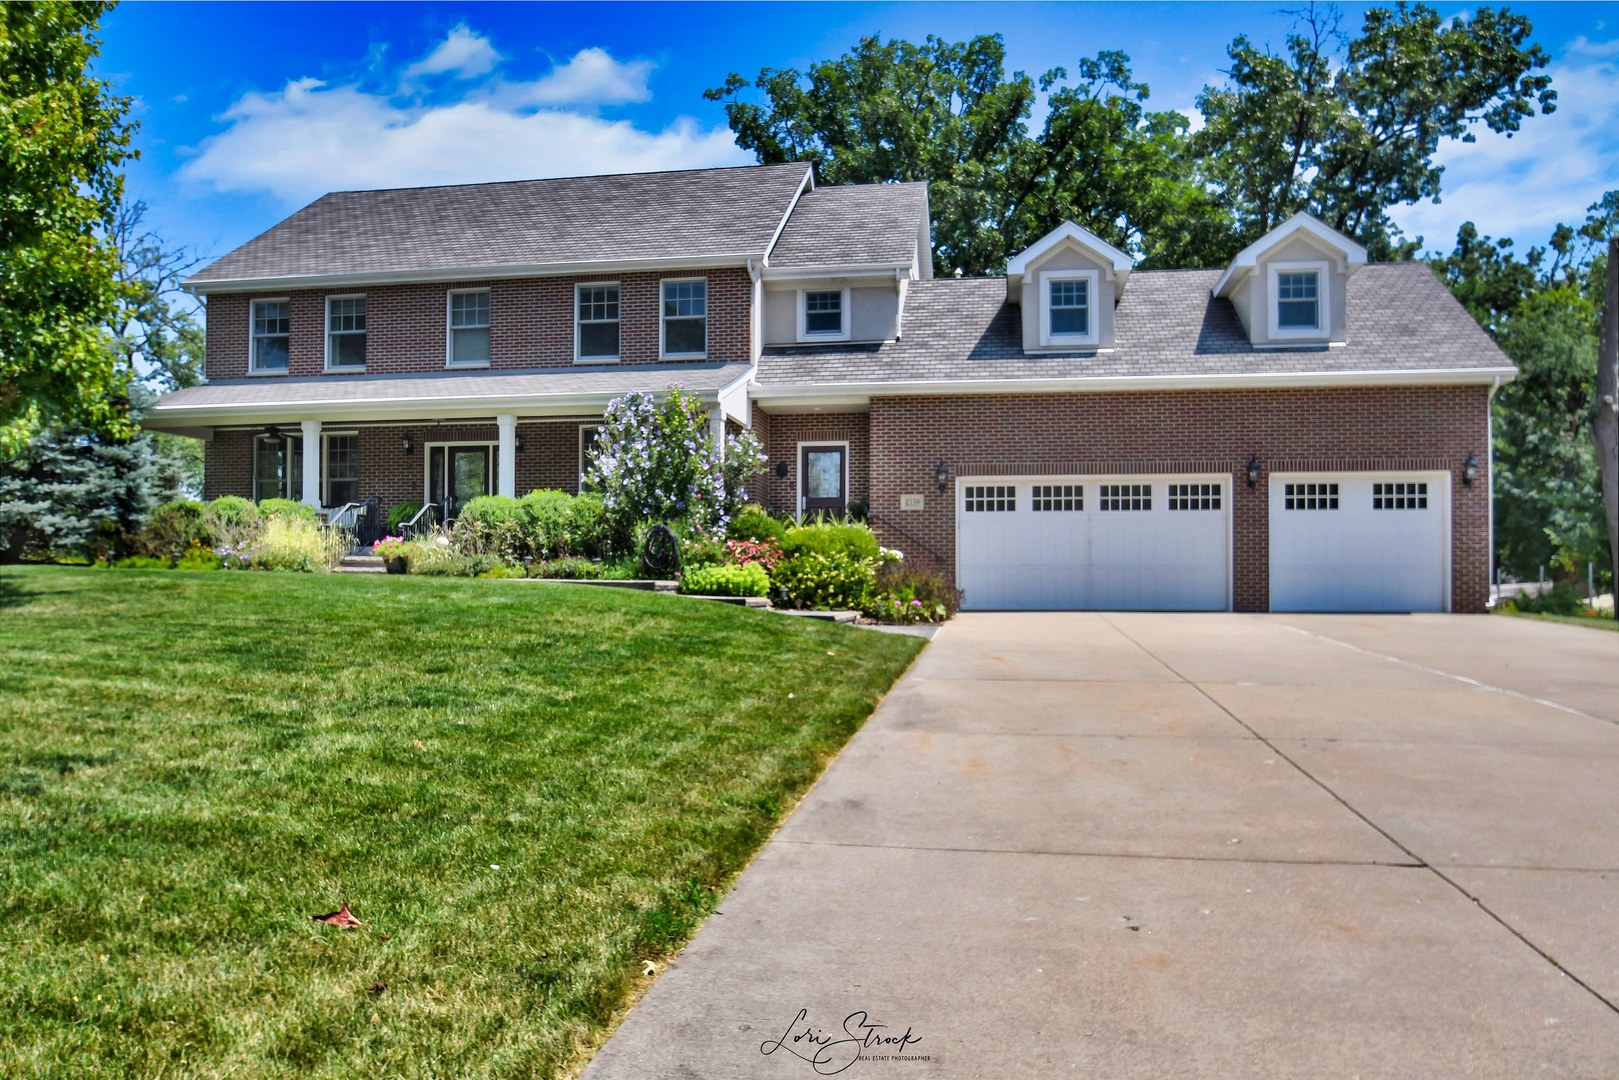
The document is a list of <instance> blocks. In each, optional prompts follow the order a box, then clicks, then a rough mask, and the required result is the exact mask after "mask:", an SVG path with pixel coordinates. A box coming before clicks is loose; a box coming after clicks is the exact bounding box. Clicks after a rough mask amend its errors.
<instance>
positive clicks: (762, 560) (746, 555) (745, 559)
mask: <svg viewBox="0 0 1619 1080" xmlns="http://www.w3.org/2000/svg"><path fill="white" fill-rule="evenodd" d="M725 556H726V561H727V562H733V563H736V564H737V565H738V566H747V565H749V564H751V563H758V564H759V565H760V566H761V567H763V568H764V570H765V573H769V572H770V571H772V570H774V569H775V568H776V564H778V563H780V562H781V560H782V559H783V558H784V556H783V555H782V551H781V544H779V543H777V542H776V540H775V539H774V538H772V539H767V540H727V541H725Z"/></svg>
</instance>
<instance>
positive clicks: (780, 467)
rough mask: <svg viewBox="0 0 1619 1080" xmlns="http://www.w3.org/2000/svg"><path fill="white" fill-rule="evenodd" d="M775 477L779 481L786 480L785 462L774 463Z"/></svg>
mask: <svg viewBox="0 0 1619 1080" xmlns="http://www.w3.org/2000/svg"><path fill="white" fill-rule="evenodd" d="M776 477H777V479H780V480H785V479H787V463H786V462H785V461H778V462H776Z"/></svg>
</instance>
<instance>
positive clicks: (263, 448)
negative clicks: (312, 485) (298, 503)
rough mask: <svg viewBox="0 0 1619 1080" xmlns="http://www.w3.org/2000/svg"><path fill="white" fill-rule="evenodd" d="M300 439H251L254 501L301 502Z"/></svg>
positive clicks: (302, 475)
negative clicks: (292, 500) (286, 500)
mask: <svg viewBox="0 0 1619 1080" xmlns="http://www.w3.org/2000/svg"><path fill="white" fill-rule="evenodd" d="M301 443H302V440H301V439H295V438H291V437H289V436H287V435H278V436H276V437H274V438H272V437H270V436H268V435H260V436H259V437H258V438H256V439H254V440H253V501H254V502H263V501H264V500H265V499H300V498H302V497H303V486H304V470H303V463H304V462H303V453H302V446H301Z"/></svg>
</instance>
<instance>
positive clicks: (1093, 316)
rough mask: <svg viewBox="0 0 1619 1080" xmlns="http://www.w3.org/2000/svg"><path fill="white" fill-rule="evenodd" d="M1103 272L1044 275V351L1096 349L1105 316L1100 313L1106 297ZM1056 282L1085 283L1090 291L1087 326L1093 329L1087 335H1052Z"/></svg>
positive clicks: (1042, 297) (1042, 307)
mask: <svg viewBox="0 0 1619 1080" xmlns="http://www.w3.org/2000/svg"><path fill="white" fill-rule="evenodd" d="M1101 277H1102V274H1101V271H1099V270H1049V271H1047V272H1046V273H1044V274H1041V275H1040V297H1039V304H1040V347H1041V348H1043V349H1051V348H1060V347H1063V346H1070V347H1072V346H1078V347H1081V348H1083V347H1085V346H1095V345H1096V343H1097V342H1098V341H1100V340H1101V337H1100V325H1101V321H1102V317H1101V313H1100V312H1099V311H1098V310H1097V299H1098V297H1100V296H1101V294H1102V285H1101ZM1054 281H1083V282H1086V283H1087V285H1088V286H1089V288H1088V289H1087V290H1086V293H1085V297H1086V299H1085V304H1086V311H1085V323H1086V326H1087V327H1089V329H1087V330H1086V331H1085V333H1083V334H1054V333H1052V331H1051V283H1052V282H1054Z"/></svg>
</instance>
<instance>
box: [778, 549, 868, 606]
mask: <svg viewBox="0 0 1619 1080" xmlns="http://www.w3.org/2000/svg"><path fill="white" fill-rule="evenodd" d="M798 531H800V530H797V529H794V530H791V531H789V532H788V534H787V535H788V536H789V537H791V536H792V535H793V533H794V532H798ZM772 580H773V581H774V582H775V585H776V588H777V590H778V591H779V592H780V593H781V595H782V598H783V599H784V600H785V602H786V603H787V604H788V605H789V606H791V607H799V608H810V609H814V610H839V611H848V610H854V611H864V610H866V608H867V607H868V606H869V603H870V599H869V598H870V596H871V592H872V589H873V588H874V587H875V586H876V584H877V559H876V558H875V557H873V558H869V559H863V558H849V557H847V556H845V555H843V554H841V553H839V554H832V555H829V554H826V553H825V552H821V551H805V552H801V553H800V554H798V555H796V556H794V557H793V558H790V559H788V560H787V561H786V562H783V563H782V564H781V565H780V566H777V567H776V571H775V573H774V574H773V575H772Z"/></svg>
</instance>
